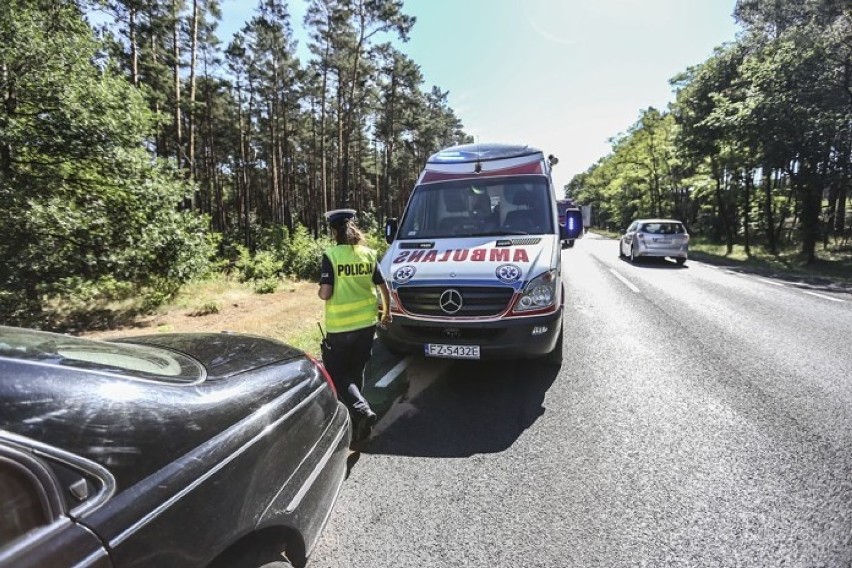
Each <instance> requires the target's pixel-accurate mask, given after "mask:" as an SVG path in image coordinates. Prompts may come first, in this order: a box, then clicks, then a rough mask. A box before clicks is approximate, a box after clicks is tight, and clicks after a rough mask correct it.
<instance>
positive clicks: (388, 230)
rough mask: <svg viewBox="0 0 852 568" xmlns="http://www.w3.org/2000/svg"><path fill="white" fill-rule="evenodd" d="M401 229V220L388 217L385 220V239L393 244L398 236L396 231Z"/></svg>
mask: <svg viewBox="0 0 852 568" xmlns="http://www.w3.org/2000/svg"><path fill="white" fill-rule="evenodd" d="M398 229H399V222H398V221H397V220H396V219H388V220H387V221H385V241H386V242H387V243H388V244H391V243H392V242H393V240H394V239H395V238H396V232H397V230H398Z"/></svg>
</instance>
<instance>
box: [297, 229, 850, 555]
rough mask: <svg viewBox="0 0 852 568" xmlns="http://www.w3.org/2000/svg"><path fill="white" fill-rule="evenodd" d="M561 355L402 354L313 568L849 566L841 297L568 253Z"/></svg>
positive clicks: (846, 332) (599, 246)
mask: <svg viewBox="0 0 852 568" xmlns="http://www.w3.org/2000/svg"><path fill="white" fill-rule="evenodd" d="M563 259H564V262H565V264H564V267H565V273H566V294H567V306H566V314H565V325H566V332H565V345H564V349H565V360H564V363H563V365H562V368H561V369H555V368H552V367H547V366H544V365H539V364H535V363H530V362H523V361H509V362H501V363H478V364H474V363H450V362H442V361H424V360H422V359H418V360H414V361H413V363H412V366H411V368H410V369H409V372H408V373H403V375H401V376H400V378H399V379H397V380H398V381H402V382H401V383H399V384H402V385H405V389H404V394H403V397H402V398H401V399H399V400H397V401H396V402H395V403H394V404H393V405H392V406H391V407H390V409H389V410H388V412H387V413H386V414H385V416H384V417H383V418H382V421H381V422H380V423H379V426H378V430H377V431H376V433H375V436H374V438H373V439H372V440H371V441H370V443H369V444H368V445H367V446H366V448H365V449H364V451H363V452H362V453H361V454H360V455H358V454H355V455H353V457H352V460H351V461H352V462H353V466H352V469H351V473H350V476H349V479H348V480H347V481H346V483H345V484H344V488H343V491H342V493H341V496H340V500H339V501H338V505H337V508H336V510H335V512H334V513H333V515H332V517H331V519H330V521H329V524H328V526H327V527H326V530H325V533H324V535H323V537H322V539H321V541H320V543H319V544H318V546H317V548H316V549H315V550H314V553H313V556H312V558H311V560H310V562H309V568H317V567H325V566H327V567H335V568H344V567H358V568H364V567H371V568H373V567H393V568H401V567H418V568H420V567H426V566H429V567H433V566H471V567H483V568H484V567H488V568H491V567H496V566H512V567H515V566H519V567H527V566H541V567H549V568H550V567H569V566H577V567H593V566H600V567H611V566H630V567H633V566H653V567H656V566H702V567H704V566H719V567H734V566H743V567H750V568H751V567H760V566H767V567H779V566H785V567H786V566H790V567H800V566H801V567H816V566H832V567H833V566H838V567H841V566H842V567H848V566H850V565H852V294H849V293H848V292H844V291H843V290H841V289H835V288H832V287H830V286H819V285H817V286H807V285H800V284H796V283H790V282H783V281H780V280H773V279H772V278H766V277H758V276H753V275H748V274H739V273H736V272H733V271H731V270H727V269H725V268H719V267H712V266H710V265H706V264H702V263H698V262H694V261H690V262H688V263H687V264H686V266H685V267H682V268H681V267H678V266H677V265H676V264H675V263H674V262H670V261H658V262H648V263H642V264H639V265H636V266H634V265H631V264H630V263H628V262H625V261H621V260H619V259H618V250H617V242H616V241H613V240H607V239H601V238H596V237H594V236H593V235H591V236H587V237H586V238H584V239H582V240H580V241H578V242H577V246H576V247H575V248H573V249H569V250H566V251H564V252H563Z"/></svg>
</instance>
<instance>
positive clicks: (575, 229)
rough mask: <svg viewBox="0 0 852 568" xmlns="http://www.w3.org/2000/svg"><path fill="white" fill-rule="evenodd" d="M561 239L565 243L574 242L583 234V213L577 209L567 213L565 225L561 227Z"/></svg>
mask: <svg viewBox="0 0 852 568" xmlns="http://www.w3.org/2000/svg"><path fill="white" fill-rule="evenodd" d="M559 233H560V237H561V238H562V240H563V241H566V240H569V241H570V240H573V239H576V238H578V237H579V236H580V235H582V234H583V213H582V212H581V211H579V210H577V209H574V210H572V209H569V210H568V211H566V212H565V224H564V225H560V226H559Z"/></svg>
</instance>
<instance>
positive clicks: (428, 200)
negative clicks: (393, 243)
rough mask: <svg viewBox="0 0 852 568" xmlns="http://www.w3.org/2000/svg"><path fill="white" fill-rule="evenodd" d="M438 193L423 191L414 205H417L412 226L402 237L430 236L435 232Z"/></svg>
mask: <svg viewBox="0 0 852 568" xmlns="http://www.w3.org/2000/svg"><path fill="white" fill-rule="evenodd" d="M437 197H438V194H437V192H434V191H422V190H421V193H420V195H417V196H416V197H415V199H414V200H412V203H416V207H415V208H414V210H413V211H412V213H413V214H414V216H413V217H412V219H411V221H412V223H411V225H410V226H409V227H408V231H407V233H406V234H405V235H402V237H403V238H404V237H414V236H418V235H427V236H428V235H429V234H430V233H433V232H434V228H435V216H436V211H437Z"/></svg>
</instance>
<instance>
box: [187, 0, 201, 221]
mask: <svg viewBox="0 0 852 568" xmlns="http://www.w3.org/2000/svg"><path fill="white" fill-rule="evenodd" d="M198 2H199V0H192V31H191V32H190V33H191V38H190V56H189V108H188V109H187V120H188V121H189V122H188V126H189V156H188V158H187V166H188V168H187V169H188V170H189V178H190V179H192V180H194V179H195V177H196V175H195V66H196V62H197V59H198ZM199 197H200V196H199V195H198V193H197V192H196V206H197V205H198V199H199Z"/></svg>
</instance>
